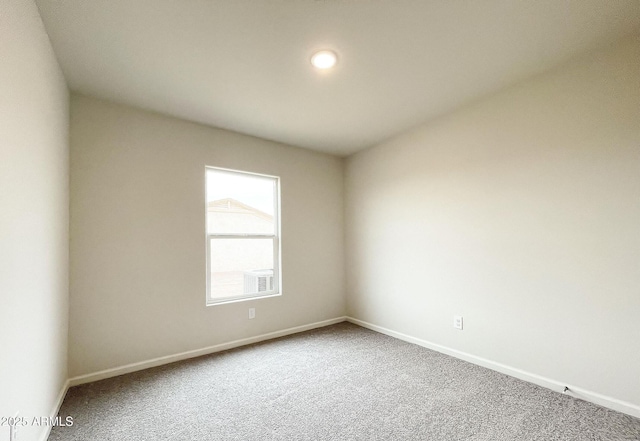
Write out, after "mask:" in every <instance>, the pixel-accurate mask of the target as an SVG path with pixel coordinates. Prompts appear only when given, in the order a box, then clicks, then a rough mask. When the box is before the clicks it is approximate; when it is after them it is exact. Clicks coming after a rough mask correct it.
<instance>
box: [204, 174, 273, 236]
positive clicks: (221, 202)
mask: <svg viewBox="0 0 640 441" xmlns="http://www.w3.org/2000/svg"><path fill="white" fill-rule="evenodd" d="M275 186H276V180H275V179H273V178H269V177H265V176H256V175H251V174H246V173H238V172H228V171H224V170H207V232H208V233H209V234H275V221H274V214H275V213H274V204H275V201H274V196H275V188H276V187H275Z"/></svg>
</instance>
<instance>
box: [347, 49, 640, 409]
mask: <svg viewBox="0 0 640 441" xmlns="http://www.w3.org/2000/svg"><path fill="white" fill-rule="evenodd" d="M345 185H346V189H347V195H346V207H347V209H346V219H347V224H346V225H347V226H346V229H347V266H346V273H347V276H348V284H347V287H348V313H349V315H351V316H354V317H355V318H358V319H361V320H364V321H367V322H370V323H373V324H376V325H379V326H383V327H386V328H389V329H392V330H395V331H398V332H402V333H405V334H408V335H410V336H413V337H416V338H420V339H424V340H426V341H429V342H433V343H436V344H439V345H444V346H446V347H448V348H452V349H455V350H458V351H463V352H466V353H470V354H472V355H476V356H479V357H484V358H486V359H489V360H492V361H495V362H499V363H503V364H506V365H508V366H511V367H514V368H517V369H522V370H525V371H528V372H531V373H534V374H537V375H540V376H544V377H547V378H550V379H553V380H557V381H560V382H566V383H568V384H572V385H575V386H578V387H581V388H585V389H586V390H589V391H592V392H595V393H599V394H603V395H606V396H608V397H613V398H616V399H619V400H623V401H626V402H628V403H632V404H635V405H640V380H639V378H640V377H639V376H638V373H639V372H640V350H639V348H640V346H639V344H640V343H639V342H640V319H639V317H640V291H639V289H640V39H638V38H635V39H633V40H626V41H625V42H623V43H620V44H619V45H617V46H616V47H612V48H610V49H609V50H606V51H604V52H599V53H596V54H591V55H588V56H585V57H583V58H581V59H579V60H574V61H573V62H572V63H569V64H567V65H565V66H564V67H562V68H560V69H557V70H555V71H553V72H551V73H548V74H546V75H544V76H540V77H538V78H536V79H534V80H532V81H529V82H527V83H524V84H522V85H520V86H518V87H514V88H511V89H508V90H505V91H503V92H501V93H499V94H497V95H495V96H492V97H490V98H487V99H485V100H483V101H481V102H478V103H476V104H475V105H472V106H468V107H466V108H464V109H461V110H459V111H457V112H455V113H453V114H451V115H448V116H446V117H442V118H439V119H438V120H435V121H433V122H431V123H429V124H425V125H423V126H421V127H418V128H416V129H415V130H412V131H410V132H407V133H405V134H403V135H402V136H399V137H397V138H395V139H393V140H390V141H389V142H386V143H384V144H382V145H379V146H376V147H375V148H373V149H370V150H367V151H364V152H361V153H359V154H356V155H354V156H352V157H350V158H349V160H348V162H347V168H346V180H345ZM454 314H457V315H462V316H464V319H465V329H464V331H457V330H455V329H454V328H453V326H452V321H453V316H454Z"/></svg>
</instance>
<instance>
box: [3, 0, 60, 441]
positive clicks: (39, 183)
mask: <svg viewBox="0 0 640 441" xmlns="http://www.w3.org/2000/svg"><path fill="white" fill-rule="evenodd" d="M68 103H69V96H68V92H67V87H66V84H65V81H64V79H63V77H62V73H61V71H60V69H59V67H58V63H57V62H56V59H55V57H54V55H53V51H52V50H51V46H50V44H49V39H48V37H47V34H46V33H45V30H44V27H43V25H42V22H41V21H40V16H39V15H38V10H37V8H36V6H35V4H34V2H33V1H29V0H10V1H4V2H2V7H1V12H0V207H1V210H0V416H4V417H7V416H13V415H14V414H15V412H16V411H19V412H20V415H21V416H23V417H25V418H33V417H34V416H48V415H49V414H50V413H51V412H52V411H53V410H54V407H55V404H56V400H57V398H58V395H59V393H60V391H61V389H62V387H63V385H64V383H65V380H66V378H67V308H68V305H67V302H68V262H69V259H68V247H69V245H68V243H69V242H68V239H69V236H68V226H69V225H68V213H69V209H68V207H69V205H68V195H69V192H68V166H69V156H68V155H69V148H68V118H69V113H68ZM43 431H44V429H43V428H40V427H24V428H22V429H21V431H20V433H19V439H20V440H22V441H29V440H36V439H39V437H40V436H41V435H42V434H43ZM8 432H9V431H8V428H7V427H6V426H5V427H0V439H2V440H5V439H7V440H8V439H9V433H8Z"/></svg>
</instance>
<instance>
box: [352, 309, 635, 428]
mask: <svg viewBox="0 0 640 441" xmlns="http://www.w3.org/2000/svg"><path fill="white" fill-rule="evenodd" d="M346 319H347V321H348V322H351V323H353V324H356V325H359V326H362V327H363V328H367V329H371V330H372V331H376V332H380V333H382V334H386V335H388V336H391V337H395V338H397V339H400V340H404V341H406V342H409V343H413V344H416V345H418V346H423V347H425V348H428V349H432V350H434V351H437V352H441V353H443V354H447V355H450V356H452V357H455V358H459V359H461V360H464V361H468V362H469V363H473V364H476V365H479V366H482V367H485V368H488V369H492V370H494V371H497V372H501V373H503V374H506V375H510V376H512V377H515V378H519V379H520V380H524V381H528V382H529V383H533V384H537V385H538V386H542V387H546V388H547V389H551V390H553V391H556V392H560V393H563V390H564V388H565V386H566V387H568V388H569V391H568V392H566V394H567V395H570V396H572V397H575V398H579V399H581V400H585V401H589V402H591V403H594V404H598V405H600V406H603V407H607V408H609V409H612V410H615V411H618V412H623V413H626V414H628V415H631V416H634V417H636V418H640V406H638V405H635V404H633V403H629V402H626V401H622V400H618V399H617V398H612V397H608V396H606V395H602V394H599V393H596V392H592V391H589V390H586V389H582V388H580V387H576V386H572V385H570V384H567V383H563V382H561V381H557V380H553V379H551V378H546V377H543V376H541V375H537V374H533V373H531V372H527V371H523V370H522V369H517V368H514V367H511V366H507V365H505V364H502V363H498V362H495V361H491V360H488V359H486V358H482V357H477V356H475V355H472V354H468V353H466V352H462V351H458V350H456V349H452V348H448V347H446V346H442V345H439V344H436V343H432V342H429V341H426V340H423V339H421V338H417V337H412V336H410V335H407V334H403V333H401V332H397V331H393V330H391V329H387V328H384V327H382V326H378V325H374V324H372V323H368V322H365V321H363V320H358V319H356V318H353V317H347V318H346Z"/></svg>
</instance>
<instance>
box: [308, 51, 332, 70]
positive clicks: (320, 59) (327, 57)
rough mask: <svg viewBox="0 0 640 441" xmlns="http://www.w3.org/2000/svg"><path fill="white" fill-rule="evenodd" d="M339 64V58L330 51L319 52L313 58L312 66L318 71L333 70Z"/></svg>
mask: <svg viewBox="0 0 640 441" xmlns="http://www.w3.org/2000/svg"><path fill="white" fill-rule="evenodd" d="M337 62H338V56H337V55H336V53H335V52H333V51H329V50H323V51H318V52H316V53H315V54H313V56H312V57H311V64H313V65H314V66H315V67H317V68H318V69H331V68H332V67H333V66H335V65H336V63H337Z"/></svg>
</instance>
